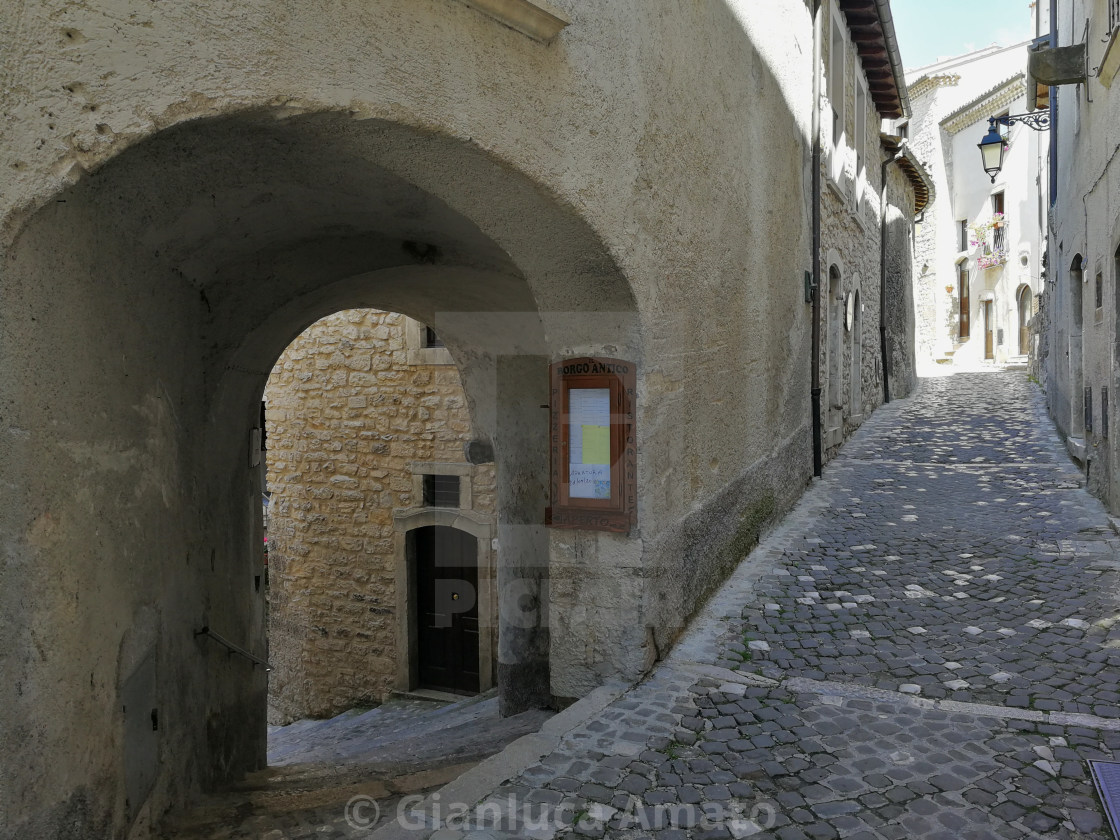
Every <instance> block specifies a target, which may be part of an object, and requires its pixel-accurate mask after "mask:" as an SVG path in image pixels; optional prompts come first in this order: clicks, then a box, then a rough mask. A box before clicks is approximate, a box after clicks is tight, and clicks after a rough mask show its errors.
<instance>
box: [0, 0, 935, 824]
mask: <svg viewBox="0 0 1120 840" xmlns="http://www.w3.org/2000/svg"><path fill="white" fill-rule="evenodd" d="M0 30H2V31H4V32H5V33H7V34H8V36H9V37H8V38H7V41H6V49H5V50H4V52H3V54H0V79H2V81H3V83H2V84H0V105H2V107H0V115H2V116H0V120H2V121H3V123H2V124H3V130H2V131H0V157H2V165H3V171H4V172H5V173H6V176H5V179H4V182H3V185H2V188H0V250H2V252H3V259H2V260H0V358H2V359H3V360H4V364H3V365H2V366H0V476H2V482H0V494H2V496H3V504H2V505H0V535H2V545H3V549H2V554H0V557H2V563H3V565H2V566H0V574H2V575H3V583H4V585H3V587H2V588H0V641H2V644H0V662H2V665H0V669H2V673H3V674H4V675H5V677H6V679H5V680H3V681H2V684H0V698H2V702H0V709H2V710H3V711H0V744H2V745H3V747H4V751H3V758H2V759H0V813H3V814H4V825H3V827H2V828H0V834H2V835H3V836H13V837H16V836H18V837H21V838H45V837H59V836H75V837H77V836H81V837H93V836H97V837H122V838H123V837H128V836H129V835H130V834H131V835H132V836H134V837H139V836H142V835H143V833H144V830H145V826H146V825H147V824H148V823H149V822H150V821H158V820H159V819H160V818H161V817H162V816H163V815H164V814H165V813H166V812H167V810H168V809H171V808H174V807H177V806H181V805H183V804H184V803H186V802H187V801H189V800H190V799H191V797H193V796H195V795H196V794H197V793H198V792H199V791H200V790H203V789H206V788H212V787H214V786H217V785H221V784H223V783H225V782H227V781H228V780H230V779H233V778H236V777H238V776H240V775H241V774H242V773H244V772H245V771H246V770H250V769H254V768H257V767H259V766H261V765H262V763H263V762H264V760H265V744H266V715H267V698H266V692H267V677H266V672H265V671H264V669H263V667H262V665H261V663H262V662H263V661H264V660H265V654H266V652H267V643H268V640H267V636H268V634H267V615H266V603H267V602H266V598H267V588H266V587H265V586H264V585H263V583H264V572H265V568H264V556H263V551H262V544H263V534H262V524H263V523H262V515H261V503H260V502H261V493H262V489H263V488H262V480H261V475H262V470H261V454H262V453H261V437H262V432H263V431H266V430H262V429H261V427H260V405H261V399H262V394H263V392H264V389H265V385H266V381H267V379H268V376H269V374H270V372H271V371H272V370H273V367H274V365H275V363H276V361H277V359H278V358H279V357H280V356H281V354H282V353H283V352H284V349H285V348H286V347H287V346H288V345H289V344H290V343H291V342H292V340H293V339H295V338H296V336H298V335H299V333H300V332H301V331H302V330H303V329H304V328H306V327H307V326H308V325H309V324H312V323H314V322H315V321H317V320H318V319H320V318H323V317H325V316H330V315H333V314H335V313H338V312H341V311H346V310H354V309H366V308H375V309H379V310H382V311H386V312H395V313H400V314H402V315H404V316H407V317H408V318H411V319H414V320H415V321H417V322H419V323H422V324H425V325H427V326H430V327H432V328H433V329H434V330H435V331H436V332H437V334H438V335H439V337H440V338H442V339H443V341H444V342H445V343H446V347H447V350H448V351H449V353H450V354H451V356H452V357H453V358H454V359H455V361H456V363H457V369H458V375H459V379H460V382H461V386H462V389H463V393H464V396H465V401H466V407H467V411H468V413H469V416H470V434H471V448H470V451H471V452H473V453H475V454H476V456H477V457H475V458H472V460H477V461H479V462H490V461H491V460H492V463H493V471H494V473H493V475H494V479H493V481H494V498H493V504H494V518H495V520H496V523H497V524H496V540H497V549H496V555H495V557H494V561H493V562H494V564H495V568H496V578H495V580H494V584H493V588H494V590H495V600H496V613H497V615H496V618H495V619H494V621H495V623H496V625H497V629H498V645H497V654H496V661H494V662H493V663H492V672H493V675H494V678H495V679H496V682H497V684H498V689H499V695H500V698H501V705H502V708H503V710H504V711H505V712H515V711H517V710H520V709H525V708H529V707H533V706H537V705H545V704H557V705H559V704H562V703H565V702H567V701H569V700H571V699H572V698H576V697H580V696H582V695H583V694H585V693H586V692H588V691H589V690H590V689H591V688H593V687H595V686H596V685H599V684H601V683H602V682H604V681H606V680H617V679H622V680H633V679H636V678H638V677H640V675H641V674H642V673H643V672H644V670H645V669H646V668H647V667H648V666H649V665H650V664H651V663H652V662H654V661H655V660H656V659H657V658H658V656H660V655H662V654H663V653H664V652H665V651H666V650H667V649H668V648H669V647H670V646H671V645H672V643H673V641H674V639H675V638H676V636H677V634H678V633H679V632H680V630H681V628H682V627H683V625H684V623H685V622H686V621H687V620H688V618H689V616H691V615H693V614H694V613H695V611H696V610H697V609H698V608H699V606H700V605H701V604H702V603H703V600H704V598H705V597H706V596H707V595H708V594H709V593H710V592H711V591H712V590H713V589H714V587H715V586H716V585H717V584H718V583H719V582H720V581H721V580H723V578H724V577H725V576H726V574H727V573H728V571H729V570H730V569H732V568H733V567H734V566H735V564H736V563H738V562H739V561H740V559H741V558H742V557H743V555H744V554H745V553H746V551H747V550H748V549H749V548H750V547H751V546H752V545H753V544H754V542H755V541H756V540H757V538H758V534H759V532H760V531H761V530H762V529H763V528H765V527H767V526H768V524H769V523H771V522H773V521H774V520H775V518H776V517H778V516H779V515H780V514H781V513H782V512H783V511H785V510H787V509H788V508H789V506H790V505H792V504H793V502H794V500H795V499H796V498H797V497H798V496H799V494H800V493H801V490H802V488H803V487H804V486H805V484H806V482H807V481H808V480H809V478H810V476H811V475H812V473H813V470H814V467H815V466H817V464H819V462H820V461H823V460H824V459H825V458H827V456H828V451H829V449H830V448H831V447H834V446H835V445H836V444H838V443H839V441H840V439H842V438H843V437H844V436H845V435H846V434H848V433H849V432H850V431H851V430H852V429H853V428H855V427H856V426H857V425H858V424H859V422H860V421H861V419H862V418H863V417H865V416H866V415H867V413H868V412H870V411H871V410H873V409H874V407H875V406H876V405H877V404H879V403H880V402H881V401H882V399H883V398H884V396H885V393H886V391H887V389H888V388H890V389H891V393H892V394H893V395H895V396H897V395H900V394H902V393H904V392H905V388H906V385H907V383H908V382H909V381H910V380H911V379H912V376H913V373H912V361H911V360H912V356H911V355H910V350H909V335H910V334H911V333H912V331H913V328H914V327H913V320H912V316H911V315H909V314H908V311H909V310H908V307H909V300H908V299H907V298H906V297H905V290H906V289H907V288H909V278H908V277H906V274H905V271H906V270H905V266H907V265H909V240H910V230H911V220H912V219H913V216H914V214H915V212H917V211H918V209H919V207H920V205H921V204H922V203H923V202H924V198H921V197H920V195H921V194H924V193H925V192H926V191H927V188H926V186H925V183H924V180H923V177H922V175H921V171H920V167H919V166H918V165H917V163H916V161H915V160H914V158H913V155H912V154H910V153H909V152H908V151H907V148H906V145H905V144H904V143H903V144H901V145H899V143H898V141H897V140H895V139H891V138H888V139H887V140H886V141H882V142H881V141H880V132H879V131H878V129H879V126H880V121H881V118H890V119H895V120H896V119H899V118H903V117H904V116H905V114H906V110H907V104H906V93H905V86H904V83H903V79H902V74H901V63H900V58H899V56H898V53H897V48H896V46H895V44H894V37H893V30H892V27H891V23H890V11H889V4H888V3H887V2H886V0H833V2H828V3H824V4H822V5H821V6H820V7H819V9H818V8H817V4H815V3H805V2H802V0H774V2H771V3H765V4H761V3H754V2H747V1H746V0H714V1H713V2H708V3H681V4H671V5H661V4H651V3H646V2H640V1H639V0H590V2H587V1H585V2H576V0H550V2H547V3H546V2H544V0H506V2H501V3H498V2H495V0H471V2H470V3H469V4H467V3H460V2H455V0H431V2H424V3H417V2H416V1H415V0H383V2H379V3H377V4H375V5H373V6H371V5H370V4H368V3H357V2H352V1H351V0H340V2H337V3H332V4H327V5H322V4H317V5H312V4H307V5H301V4H288V5H285V6H282V7H278V6H277V5H276V4H275V3H269V2H263V0H238V2H231V0H210V2H208V3H207V4H206V5H205V9H204V11H200V8H199V7H198V5H197V4H173V3H154V4H147V5H144V6H142V7H141V6H137V5H136V4H134V3H130V2H126V0H103V2H100V3H98V4H94V5H89V4H85V5H83V4H72V3H63V2H60V0H20V1H19V2H16V3H6V4H0ZM814 55H817V56H820V58H821V61H820V62H819V63H817V62H815V61H814V60H813V58H812V56H814ZM697 56H704V57H705V60H704V61H697V60H696V57H697ZM817 128H819V131H815V130H814V129H817ZM896 148H897V149H898V150H899V151H900V152H901V155H898V153H897V152H895V151H893V150H894V149H896ZM815 163H819V166H817V167H815V166H814V164H815ZM884 164H885V165H884ZM818 177H819V182H818ZM818 183H819V190H818V189H817V188H816V187H817V186H818ZM884 185H885V189H884ZM814 219H815V220H817V221H818V222H819V224H815V223H814ZM881 246H883V247H881ZM814 281H816V288H817V290H819V291H818V293H816V294H814V292H813V286H814ZM884 290H886V294H884ZM814 314H816V316H817V317H814ZM814 351H816V352H814ZM587 359H590V360H591V361H584V360H587ZM571 360H576V361H575V362H573V363H572V364H570V365H568V368H570V369H571V370H572V371H576V373H573V374H572V376H573V377H575V378H574V379H572V380H567V379H564V378H563V377H565V376H567V375H568V374H565V373H564V372H563V371H564V370H565V363H566V362H569V361H571ZM584 365H586V370H587V371H592V370H595V371H599V372H600V373H599V374H596V375H599V376H600V378H601V381H602V382H603V383H604V384H603V387H602V388H599V387H597V386H592V387H582V386H580V385H579V384H578V382H577V381H576V380H577V379H578V371H579V370H582V369H584V368H583V366H584ZM550 376H551V377H553V378H552V379H550ZM604 377H605V378H604ZM554 382H559V383H560V385H561V386H562V387H563V388H564V389H568V390H565V391H564V392H563V394H560V392H559V391H557V394H554V393H553V383H554ZM573 383H574V384H573ZM600 390H602V391H604V392H609V398H608V406H607V408H606V410H605V411H604V410H602V409H601V408H600V407H598V403H597V402H596V400H598V399H599V397H598V394H597V392H598V391H600ZM580 391H584V392H593V393H582V394H580V393H576V394H575V396H574V397H573V395H572V393H571V392H580ZM352 396H355V397H356V396H359V395H352ZM577 397H578V399H577V400H576V401H577V402H579V403H580V405H581V406H582V407H581V408H580V409H579V412H582V413H579V412H576V411H575V409H574V408H573V407H572V405H570V404H569V402H568V400H570V399H576V398H577ZM609 399H615V400H616V403H614V404H609ZM615 405H617V406H618V408H614V407H613V406H615ZM367 407H368V406H367ZM357 408H358V406H357V405H355V410H357ZM347 410H349V404H348V408H347ZM596 412H600V413H601V415H602V421H601V422H598V421H597V418H598V417H599V414H596ZM343 413H345V412H343ZM577 413H578V414H579V416H580V417H581V418H582V420H583V422H582V424H581V425H579V426H576V424H575V423H574V421H573V420H572V417H574V416H576V414H577ZM815 415H816V416H818V417H819V418H820V420H819V422H814V416H815ZM341 419H342V420H343V422H345V419H346V418H341ZM375 422H376V421H375ZM553 424H557V426H554V425H553ZM556 427H559V428H561V429H562V432H561V433H560V434H559V435H554V433H553V429H554V428H556ZM572 427H575V431H576V432H578V433H579V434H580V435H583V437H582V438H581V441H582V442H581V443H580V444H579V449H580V450H581V454H580V456H579V457H580V458H582V459H584V460H578V461H577V460H573V458H574V457H575V456H574V455H573V454H572V453H574V452H575V451H576V449H577V447H576V446H575V445H574V444H573V443H572V441H573V440H575V438H573V437H572V434H574V433H573V431H572ZM358 434H359V437H358V439H359V440H360V432H359V433H358ZM560 437H562V438H563V440H562V441H561V440H559V438H560ZM562 444H563V445H565V446H566V447H570V448H565V449H564V450H563V455H562V456H561V455H560V454H558V453H560V451H561V450H560V447H561V445H562ZM266 445H267V435H266ZM342 445H343V447H345V446H346V443H345V442H342ZM489 452H492V456H490V455H488V454H487V453H489ZM604 453H605V454H604ZM426 457H427V456H422V459H423V458H426ZM442 457H443V456H442V455H432V458H433V461H432V462H425V463H444V462H442V461H436V460H435V459H437V458H442ZM550 457H551V460H550ZM557 465H559V467H558V469H559V470H560V473H559V474H560V475H562V476H563V477H564V478H565V479H566V480H565V481H564V482H558V481H557V480H555V479H554V478H553V473H554V470H553V468H554V467H557ZM572 465H575V466H576V467H577V468H578V469H572ZM585 467H586V469H584V468H585ZM425 474H426V473H425ZM600 474H602V475H603V476H604V477H596V476H600ZM343 475H345V474H344V473H343ZM573 476H574V478H573ZM616 478H618V481H616ZM579 481H585V482H589V483H591V484H592V485H594V487H593V489H592V491H591V492H590V493H587V494H586V495H580V494H581V493H584V492H585V491H584V487H583V486H582V485H579V484H578V482H579ZM343 483H344V482H343ZM406 485H407V482H404V483H403V484H402V483H400V482H398V485H397V486H398V488H399V489H398V491H397V492H399V493H402V494H403V493H406V492H408V490H407V487H406ZM599 485H605V489H606V491H607V497H602V498H600V497H599V496H597V495H595V494H597V493H598V492H599V491H600V487H599ZM557 486H559V487H560V488H561V489H560V490H559V491H557V490H556V488H557ZM415 487H416V484H415V481H414V482H413V484H412V488H413V489H412V492H416V490H415ZM340 489H341V490H343V491H344V492H350V490H348V489H347V488H345V487H343V488H340ZM573 491H578V492H573ZM624 491H625V492H624ZM565 494H567V497H570V498H567V502H569V503H570V502H572V501H573V499H574V501H575V504H569V505H568V507H569V508H571V509H572V510H575V511H577V512H582V513H583V514H584V516H583V518H582V519H581V518H580V517H578V516H574V515H571V516H569V512H568V511H566V510H564V509H562V507H563V506H562V505H558V504H556V500H557V499H558V498H559V499H561V501H564V498H563V497H565ZM608 497H609V498H608ZM596 505H598V507H596ZM610 505H616V506H617V509H614V508H612V509H611V511H610V515H606V514H602V513H600V512H599V511H602V510H606V509H607V507H609V506H610ZM565 517H568V518H567V519H565ZM604 522H605V523H607V524H606V526H603V525H602V523H604ZM475 537H476V538H477V537H478V534H475ZM379 539H381V538H379ZM492 545H493V543H492ZM406 550H407V549H406ZM464 550H465V549H464ZM396 551H397V548H396V547H394V552H396ZM395 556H399V555H395ZM406 556H407V555H406ZM397 626H398V632H399V628H400V627H401V623H400V622H399V621H398V625H397Z"/></svg>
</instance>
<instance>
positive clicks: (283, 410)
mask: <svg viewBox="0 0 1120 840" xmlns="http://www.w3.org/2000/svg"><path fill="white" fill-rule="evenodd" d="M411 324H415V322H411ZM409 326H410V322H409V319H407V318H405V317H404V316H402V315H397V314H395V313H390V312H382V311H379V310H373V309H355V310H348V311H344V312H339V313H337V314H335V315H331V316H329V317H327V318H323V319H322V320H320V321H318V322H316V323H315V324H313V325H312V326H311V327H309V328H308V329H307V330H306V331H305V332H304V333H302V334H301V335H300V336H299V337H298V338H297V339H296V340H295V341H293V342H292V343H291V345H290V346H289V347H288V349H287V350H285V351H284V354H283V355H282V356H281V357H280V359H279V360H278V361H277V363H276V366H275V368H274V369H273V371H272V374H271V376H269V379H268V385H267V387H266V389H265V402H266V405H267V409H266V420H267V426H266V429H267V435H268V436H267V448H268V455H267V462H268V488H269V490H270V491H271V493H272V501H271V503H270V505H269V507H270V513H269V520H270V521H269V543H270V549H269V565H270V569H269V573H270V582H269V584H270V589H269V657H270V661H271V664H272V666H273V671H272V673H271V674H270V680H269V720H270V721H271V722H272V723H283V722H288V721H290V720H292V719H294V718H298V717H304V716H327V715H332V714H335V713H337V712H340V711H343V710H345V709H347V708H350V707H352V706H354V705H358V704H363V703H365V704H375V703H377V702H379V701H381V700H382V699H384V697H385V696H386V695H387V694H388V693H389V692H390V691H391V690H392V689H393V688H394V687H395V685H396V683H397V674H398V670H399V667H400V665H401V662H400V659H401V651H400V650H399V642H398V638H399V636H400V633H399V630H400V625H401V622H402V621H403V620H404V618H405V617H404V616H402V615H400V614H399V610H398V603H397V601H398V592H397V574H398V569H397V566H398V564H399V563H400V562H401V560H402V559H403V558H401V557H400V556H399V542H398V539H397V537H398V536H399V534H398V526H397V525H396V524H395V523H394V516H393V514H394V511H402V510H408V509H413V508H419V507H422V506H423V499H422V498H418V493H417V490H418V489H419V488H418V487H417V481H416V479H415V477H414V476H415V475H419V474H421V473H423V472H424V471H425V468H424V467H423V466H421V465H422V464H439V465H441V467H445V466H446V465H449V464H460V465H464V466H467V467H468V473H467V475H468V477H469V488H470V489H469V494H470V497H469V500H468V502H467V506H469V507H470V508H471V509H472V510H473V511H474V513H475V514H476V515H477V514H481V515H483V516H492V514H493V511H494V470H493V467H492V466H490V465H482V466H473V467H470V466H468V465H466V461H465V458H464V455H463V444H464V443H466V442H467V441H468V440H469V439H470V430H471V423H470V416H469V414H468V411H467V406H466V401H465V398H464V394H463V388H462V385H461V384H460V381H459V373H458V370H457V369H456V368H455V366H454V365H453V364H447V363H446V362H450V354H448V352H447V351H446V350H442V349H437V348H433V349H431V350H423V349H421V348H419V347H417V346H413V347H411V348H410V347H409V346H408V345H409V343H410V342H409V340H408V338H409V337H408V335H406V332H407V328H408V327H409ZM414 333H415V335H417V336H418V335H419V330H418V329H414ZM411 343H412V344H416V343H417V342H416V340H415V339H414V340H413V341H412V342H411ZM431 360H438V361H442V362H445V363H443V364H433V363H431ZM404 687H408V686H404Z"/></svg>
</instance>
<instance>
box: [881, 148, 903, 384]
mask: <svg viewBox="0 0 1120 840" xmlns="http://www.w3.org/2000/svg"><path fill="white" fill-rule="evenodd" d="M902 142H903V144H905V143H906V141H905V140H903V141H902ZM904 149H905V145H902V146H899V148H898V151H897V152H895V153H894V157H892V158H888V159H887V160H885V161H883V163H882V167H881V168H880V170H879V183H880V184H882V185H883V193H882V196H881V197H880V199H879V349H880V352H881V353H882V354H883V403H884V404H885V403H889V402H890V401H891V386H890V369H891V368H890V354H889V353H888V352H887V167H889V166H890V165H891V164H892V163H894V162H896V161H897V160H898V159H899V158H900V157H902V154H903V151H904Z"/></svg>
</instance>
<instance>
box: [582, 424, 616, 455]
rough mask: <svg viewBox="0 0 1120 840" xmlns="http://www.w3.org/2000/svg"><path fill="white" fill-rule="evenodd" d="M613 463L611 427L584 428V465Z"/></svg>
mask: <svg viewBox="0 0 1120 840" xmlns="http://www.w3.org/2000/svg"><path fill="white" fill-rule="evenodd" d="M610 462H611V427H610V426H584V427H583V463H585V464H609V463H610Z"/></svg>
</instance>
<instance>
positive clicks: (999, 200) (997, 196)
mask: <svg viewBox="0 0 1120 840" xmlns="http://www.w3.org/2000/svg"><path fill="white" fill-rule="evenodd" d="M992 213H999V214H1000V215H1003V190H1000V191H999V192H997V193H992Z"/></svg>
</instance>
